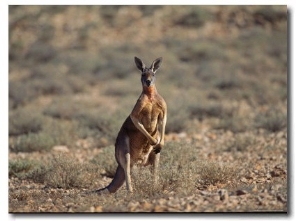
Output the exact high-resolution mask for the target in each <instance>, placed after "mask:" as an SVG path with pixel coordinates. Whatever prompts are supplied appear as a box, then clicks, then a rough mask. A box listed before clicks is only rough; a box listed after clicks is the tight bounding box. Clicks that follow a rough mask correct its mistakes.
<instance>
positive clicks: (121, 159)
mask: <svg viewBox="0 0 300 221" xmlns="http://www.w3.org/2000/svg"><path fill="white" fill-rule="evenodd" d="M116 158H117V160H118V163H119V165H120V166H121V167H122V168H123V171H124V175H125V180H126V188H127V190H128V191H129V192H132V191H133V188H132V185H131V175H130V170H131V162H130V146H129V137H128V136H127V135H126V134H124V133H122V134H119V136H118V138H117V142H116Z"/></svg>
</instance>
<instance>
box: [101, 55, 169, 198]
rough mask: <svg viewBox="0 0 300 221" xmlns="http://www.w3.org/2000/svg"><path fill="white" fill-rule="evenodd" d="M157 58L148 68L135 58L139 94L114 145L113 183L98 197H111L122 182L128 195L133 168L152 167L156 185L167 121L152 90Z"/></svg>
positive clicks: (159, 61)
mask: <svg viewBox="0 0 300 221" xmlns="http://www.w3.org/2000/svg"><path fill="white" fill-rule="evenodd" d="M161 60H162V59H161V58H159V59H156V60H155V61H153V63H152V65H151V67H150V68H146V67H145V65H144V63H143V62H142V61H141V60H140V59H138V58H135V61H136V64H137V67H138V68H139V69H140V70H141V72H142V78H141V80H142V85H143V91H142V94H141V95H140V97H139V99H138V100H137V102H136V104H135V106H134V108H133V110H132V112H131V114H130V115H129V116H128V117H127V119H126V120H125V122H124V123H123V125H122V127H121V129H120V131H119V134H118V137H117V139H116V143H115V157H116V161H117V163H118V168H117V171H116V174H115V176H114V179H113V180H112V182H111V183H110V184H109V185H108V186H107V187H105V188H103V189H99V190H97V191H96V192H98V193H104V192H106V193H108V192H109V193H114V192H116V191H117V190H118V189H119V188H120V187H121V186H122V185H123V183H124V181H125V180H126V187H127V190H128V191H129V192H132V191H133V189H132V186H131V176H130V169H131V168H132V166H133V165H135V164H138V165H143V166H147V165H149V164H150V165H152V166H153V173H154V183H156V182H157V170H158V163H159V157H160V150H161V148H162V147H163V146H164V133H165V125H166V121H167V105H166V102H165V101H164V99H163V98H162V97H161V96H160V95H159V94H158V92H157V90H156V87H155V84H154V82H155V72H156V70H157V69H158V68H159V66H160V63H161Z"/></svg>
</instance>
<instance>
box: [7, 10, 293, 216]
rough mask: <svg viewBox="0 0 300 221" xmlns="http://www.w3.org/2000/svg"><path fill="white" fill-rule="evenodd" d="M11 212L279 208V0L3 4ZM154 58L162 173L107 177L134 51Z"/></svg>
mask: <svg viewBox="0 0 300 221" xmlns="http://www.w3.org/2000/svg"><path fill="white" fill-rule="evenodd" d="M9 33H10V36H9V40H10V51H9V59H10V60H9V69H10V70H9V190H8V192H9V199H8V200H9V213H49V212H50V213H77V212H80V213H97V212H99V213H100V212H102V213H103V212H104V213H106V212H209V213H211V212H259V213H261V212H264V213H265V212H268V213H269V212H275V213H277V212H280V213H287V212H288V204H289V196H288V189H289V184H288V172H289V171H288V153H289V150H288V136H289V134H288V130H287V128H288V125H287V103H288V101H287V77H288V76H287V62H288V61H287V17H286V7H284V6H274V7H273V6H230V7H229V6H227V7H226V6H206V7H203V6H202V7H201V6H197V7H195V6H182V7H179V6H94V7H92V6H90V7H88V6H11V7H10V11H9ZM134 56H138V57H141V58H143V60H144V61H145V63H146V64H147V65H149V64H150V62H152V61H153V60H154V59H155V58H157V57H160V56H163V59H164V60H163V63H162V67H161V68H160V70H158V73H157V84H156V85H157V89H158V92H159V93H160V94H161V95H162V96H163V97H164V98H165V100H166V102H167V105H168V121H167V128H166V144H165V147H164V149H163V150H162V152H161V162H160V173H159V177H160V178H159V184H158V185H157V186H154V185H153V184H152V182H151V181H152V180H151V173H150V170H149V168H139V167H135V168H134V170H133V171H132V173H133V174H132V177H133V187H134V192H133V193H132V194H128V193H127V192H126V190H125V187H124V186H123V187H122V188H121V189H120V190H119V191H118V192H117V193H115V194H110V195H105V196H102V195H96V194H88V192H89V191H91V190H95V189H97V188H100V187H104V186H106V185H107V184H109V183H110V181H111V180H112V177H113V176H114V172H115V169H116V162H115V160H114V155H113V154H114V142H115V138H116V136H117V133H118V130H119V129H120V127H121V125H122V123H123V121H124V120H125V118H126V117H127V116H128V114H129V113H130V111H131V110H132V108H133V105H134V104H135V102H136V100H137V98H138V96H139V94H140V93H141V84H140V76H139V73H138V70H137V69H136V67H135V65H134V60H133V57H134Z"/></svg>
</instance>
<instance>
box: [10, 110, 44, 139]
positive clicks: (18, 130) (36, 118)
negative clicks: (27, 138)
mask: <svg viewBox="0 0 300 221" xmlns="http://www.w3.org/2000/svg"><path fill="white" fill-rule="evenodd" d="M42 125H43V118H42V116H41V115H40V114H39V113H36V112H34V111H32V110H28V109H19V110H16V111H14V112H11V113H9V135H10V136H11V135H13V136H16V135H22V134H29V133H37V132H39V131H40V130H41V129H42Z"/></svg>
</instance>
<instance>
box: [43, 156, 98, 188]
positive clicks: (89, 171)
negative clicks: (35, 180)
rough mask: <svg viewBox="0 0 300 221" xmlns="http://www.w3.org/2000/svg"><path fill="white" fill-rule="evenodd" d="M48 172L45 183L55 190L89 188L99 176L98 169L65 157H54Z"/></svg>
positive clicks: (48, 166)
mask: <svg viewBox="0 0 300 221" xmlns="http://www.w3.org/2000/svg"><path fill="white" fill-rule="evenodd" d="M46 170H47V173H46V174H45V180H44V182H45V183H46V184H47V185H48V186H51V187H54V188H65V189H69V188H72V187H89V186H90V185H91V184H93V183H94V181H95V179H96V178H98V176H99V175H98V174H99V172H98V168H97V167H95V166H93V165H92V164H82V163H78V162H77V161H76V160H74V158H70V157H69V156H64V155H58V156H54V158H53V159H52V160H51V161H50V163H49V164H48V165H47V169H46Z"/></svg>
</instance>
